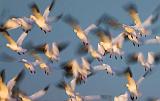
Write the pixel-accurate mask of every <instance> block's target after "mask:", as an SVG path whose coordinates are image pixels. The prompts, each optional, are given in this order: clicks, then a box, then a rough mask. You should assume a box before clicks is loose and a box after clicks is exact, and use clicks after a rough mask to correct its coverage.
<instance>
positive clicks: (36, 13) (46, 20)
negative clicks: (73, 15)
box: [30, 0, 62, 33]
mask: <svg viewBox="0 0 160 101" xmlns="http://www.w3.org/2000/svg"><path fill="white" fill-rule="evenodd" d="M55 1H56V0H53V1H52V3H51V4H50V5H49V6H48V7H47V8H46V9H45V11H44V13H43V15H42V14H41V13H40V10H39V8H38V6H37V5H36V4H35V3H33V4H32V5H31V10H32V15H31V16H30V18H31V19H32V20H33V21H34V22H35V23H36V24H37V25H38V27H39V28H40V29H41V30H42V31H44V32H45V33H47V32H51V30H52V28H51V25H50V23H51V22H52V21H54V20H55V21H57V20H59V19H60V18H61V17H62V14H60V15H59V16H56V17H49V14H50V12H51V10H52V8H53V6H54V4H55Z"/></svg>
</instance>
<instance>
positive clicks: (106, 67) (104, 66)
mask: <svg viewBox="0 0 160 101" xmlns="http://www.w3.org/2000/svg"><path fill="white" fill-rule="evenodd" d="M92 69H93V72H98V71H106V72H107V74H111V75H115V74H116V72H115V71H113V69H112V67H111V66H110V65H108V64H104V63H103V64H102V65H96V66H93V68H92Z"/></svg>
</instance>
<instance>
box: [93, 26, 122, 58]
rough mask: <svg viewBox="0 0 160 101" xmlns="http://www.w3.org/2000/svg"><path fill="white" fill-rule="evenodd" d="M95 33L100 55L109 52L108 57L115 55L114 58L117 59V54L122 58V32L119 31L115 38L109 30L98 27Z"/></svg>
mask: <svg viewBox="0 0 160 101" xmlns="http://www.w3.org/2000/svg"><path fill="white" fill-rule="evenodd" d="M95 33H96V35H97V36H98V37H99V40H100V42H99V43H98V52H99V53H101V55H103V56H104V55H105V54H107V53H109V54H110V57H111V56H112V55H115V58H116V59H117V57H116V55H118V56H120V57H121V58H122V55H123V54H124V52H123V51H122V50H121V49H122V46H123V41H124V33H120V34H119V35H118V36H117V37H115V38H112V36H111V33H110V32H109V30H108V31H105V30H103V29H98V30H97V31H96V32H95Z"/></svg>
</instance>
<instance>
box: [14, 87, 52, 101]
mask: <svg viewBox="0 0 160 101" xmlns="http://www.w3.org/2000/svg"><path fill="white" fill-rule="evenodd" d="M48 89H49V86H46V87H45V88H44V89H41V90H39V91H37V92H35V93H34V94H32V95H30V96H27V95H24V94H23V93H21V92H19V91H17V93H18V98H19V99H20V100H21V101H36V100H37V99H39V98H40V97H42V96H44V95H45V94H46V93H47V91H48Z"/></svg>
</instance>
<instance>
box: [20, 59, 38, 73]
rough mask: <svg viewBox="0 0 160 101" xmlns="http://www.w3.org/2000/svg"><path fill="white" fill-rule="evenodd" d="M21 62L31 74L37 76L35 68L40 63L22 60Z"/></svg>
mask: <svg viewBox="0 0 160 101" xmlns="http://www.w3.org/2000/svg"><path fill="white" fill-rule="evenodd" d="M19 62H22V63H23V64H24V66H25V68H26V69H27V70H29V72H30V73H31V74H35V73H36V71H35V67H36V66H37V65H38V64H39V62H38V61H37V60H35V61H34V62H30V61H28V60H26V59H21V60H19Z"/></svg>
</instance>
